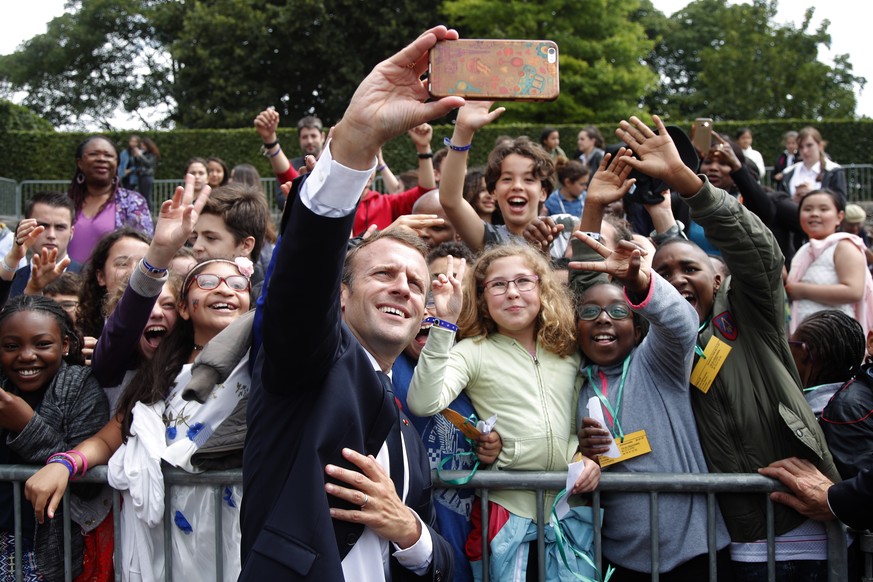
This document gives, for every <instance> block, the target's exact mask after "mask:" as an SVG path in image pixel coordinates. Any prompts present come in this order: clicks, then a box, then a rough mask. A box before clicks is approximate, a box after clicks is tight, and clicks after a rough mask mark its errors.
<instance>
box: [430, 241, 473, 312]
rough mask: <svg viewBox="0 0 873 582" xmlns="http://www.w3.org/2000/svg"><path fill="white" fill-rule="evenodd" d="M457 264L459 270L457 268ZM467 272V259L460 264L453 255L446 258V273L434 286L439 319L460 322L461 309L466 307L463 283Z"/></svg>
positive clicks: (461, 260) (441, 275) (434, 282)
mask: <svg viewBox="0 0 873 582" xmlns="http://www.w3.org/2000/svg"><path fill="white" fill-rule="evenodd" d="M456 264H457V268H455V265H456ZM466 270H467V261H466V259H460V262H458V260H457V259H455V258H454V257H453V256H451V255H449V256H447V257H446V272H445V273H440V274H439V276H438V277H437V278H436V279H434V281H433V284H432V287H433V302H434V310H435V312H436V316H437V317H438V318H440V319H444V320H446V321H448V322H451V323H455V322H457V321H458V316H459V315H460V314H461V307H462V306H463V305H464V295H463V289H462V288H461V282H462V281H463V280H464V272H465V271H466Z"/></svg>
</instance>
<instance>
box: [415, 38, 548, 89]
mask: <svg viewBox="0 0 873 582" xmlns="http://www.w3.org/2000/svg"><path fill="white" fill-rule="evenodd" d="M427 87H428V91H429V92H430V94H431V95H432V96H433V97H437V98H439V97H448V96H450V95H459V96H461V97H464V98H466V99H470V100H473V101H554V100H555V99H557V98H558V95H559V93H560V85H559V78H558V45H557V44H555V43H554V42H552V41H550V40H483V39H478V40H473V39H469V40H444V41H440V42H438V43H437V44H436V45H435V46H434V47H433V48H432V49H431V50H430V61H429V63H428V75H427Z"/></svg>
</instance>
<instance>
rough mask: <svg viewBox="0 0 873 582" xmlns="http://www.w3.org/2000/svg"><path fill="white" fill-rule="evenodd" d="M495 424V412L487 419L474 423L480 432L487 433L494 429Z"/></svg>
mask: <svg viewBox="0 0 873 582" xmlns="http://www.w3.org/2000/svg"><path fill="white" fill-rule="evenodd" d="M495 424H497V415H496V414H495V415H494V416H492V417H491V418H489V419H488V420H480V421H479V422H477V423H476V429H477V430H478V431H479V432H481V433H482V434H488V433H489V432H491V431H492V430H494V425H495Z"/></svg>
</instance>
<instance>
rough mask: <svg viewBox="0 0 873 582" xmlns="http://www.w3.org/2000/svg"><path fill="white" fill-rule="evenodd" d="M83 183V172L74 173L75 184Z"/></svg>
mask: <svg viewBox="0 0 873 582" xmlns="http://www.w3.org/2000/svg"><path fill="white" fill-rule="evenodd" d="M84 183H85V174H83V173H82V172H81V171H79V172H77V173H76V184H84Z"/></svg>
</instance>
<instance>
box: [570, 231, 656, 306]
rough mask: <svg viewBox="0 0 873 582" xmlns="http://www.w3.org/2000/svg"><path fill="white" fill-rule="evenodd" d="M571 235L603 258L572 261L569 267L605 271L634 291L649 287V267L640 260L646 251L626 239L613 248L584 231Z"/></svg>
mask: <svg viewBox="0 0 873 582" xmlns="http://www.w3.org/2000/svg"><path fill="white" fill-rule="evenodd" d="M573 236H574V237H575V238H577V239H579V240H581V241H582V242H584V243H585V244H587V245H588V246H589V247H591V248H592V249H594V250H595V251H597V254H599V255H600V256H601V257H603V260H602V261H573V262H571V263H570V268H571V269H580V270H583V271H597V272H599V273H607V274H608V275H611V276H612V277H613V278H614V279H618V280H619V281H621V282H622V284H624V286H625V287H627V288H628V289H629V290H631V291H633V292H634V293H644V292H645V291H647V290H648V289H649V283H650V282H651V269H650V267H649V265H648V263H647V262H646V261H643V260H642V256H643V255H646V254H648V251H646V250H645V249H643V248H642V247H640V246H639V245H637V244H636V243H633V242H630V241H626V240H623V241H619V243H618V246H617V247H616V248H615V249H614V250H613V249H610V248H608V247H607V246H606V245H603V244H601V243H599V242H597V241H596V240H594V239H593V238H591V237H589V236H588V235H586V234H585V233H584V232H580V231H576V232H574V233H573Z"/></svg>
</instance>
